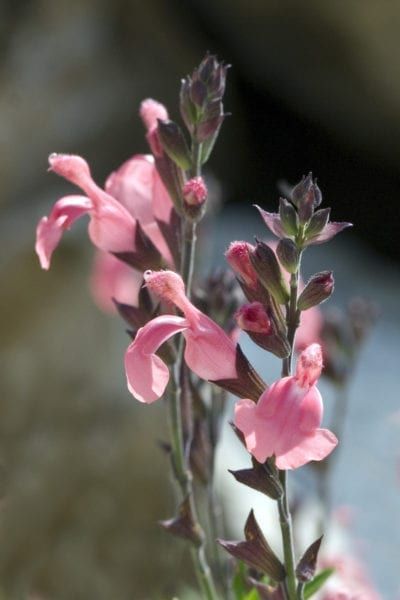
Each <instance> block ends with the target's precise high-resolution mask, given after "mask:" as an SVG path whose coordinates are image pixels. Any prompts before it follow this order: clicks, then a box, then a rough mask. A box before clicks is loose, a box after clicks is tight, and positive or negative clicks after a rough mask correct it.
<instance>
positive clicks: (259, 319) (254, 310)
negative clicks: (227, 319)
mask: <svg viewBox="0 0 400 600" xmlns="http://www.w3.org/2000/svg"><path fill="white" fill-rule="evenodd" d="M235 318H236V322H237V324H238V326H239V327H240V329H243V330H244V331H254V332H255V333H267V334H268V333H270V331H271V321H270V319H269V317H268V315H267V313H266V310H265V308H264V306H263V305H262V304H261V302H251V303H250V304H245V305H244V306H242V307H241V308H239V310H238V311H237V312H236V315H235Z"/></svg>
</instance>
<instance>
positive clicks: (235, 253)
mask: <svg viewBox="0 0 400 600" xmlns="http://www.w3.org/2000/svg"><path fill="white" fill-rule="evenodd" d="M254 249H255V248H254V246H252V245H251V244H249V243H248V242H232V243H231V245H230V246H229V248H228V250H227V251H226V252H225V257H226V260H227V261H228V263H229V264H230V266H231V267H232V269H233V270H234V271H235V273H236V274H237V275H239V276H240V278H241V279H242V280H243V281H244V283H246V284H247V285H248V286H250V287H253V288H255V287H257V273H256V272H255V270H254V268H253V265H252V264H251V261H250V253H251V252H252V251H253V250H254Z"/></svg>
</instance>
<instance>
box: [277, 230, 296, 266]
mask: <svg viewBox="0 0 400 600" xmlns="http://www.w3.org/2000/svg"><path fill="white" fill-rule="evenodd" d="M276 253H277V255H278V258H279V262H280V263H281V265H282V267H283V268H284V269H286V271H287V272H288V273H296V271H297V269H298V266H299V252H298V250H297V246H296V244H295V243H294V242H293V241H292V240H290V239H289V238H285V239H284V240H279V243H278V246H277V247H276Z"/></svg>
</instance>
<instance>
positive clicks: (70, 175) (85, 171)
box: [49, 152, 91, 187]
mask: <svg viewBox="0 0 400 600" xmlns="http://www.w3.org/2000/svg"><path fill="white" fill-rule="evenodd" d="M49 165H50V170H51V171H54V173H57V175H61V177H65V179H68V181H71V182H72V183H75V184H76V185H78V186H79V187H81V186H82V183H84V182H85V181H86V180H87V178H88V177H90V176H91V175H90V169H89V165H88V164H87V162H86V161H85V160H84V159H83V158H81V157H80V156H75V155H73V154H57V153H55V152H53V154H50V156H49Z"/></svg>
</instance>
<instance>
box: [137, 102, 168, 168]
mask: <svg viewBox="0 0 400 600" xmlns="http://www.w3.org/2000/svg"><path fill="white" fill-rule="evenodd" d="M139 114H140V117H141V119H142V121H143V123H144V126H145V127H146V129H147V134H146V139H147V142H148V144H149V146H150V148H151V151H152V153H153V154H154V156H161V155H162V154H163V148H162V145H161V142H160V139H159V137H158V132H157V127H158V120H159V119H160V121H167V120H168V111H167V109H166V108H165V106H164V105H163V104H161V103H160V102H157V100H153V99H152V98H147V100H143V102H142V103H141V105H140V109H139Z"/></svg>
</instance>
